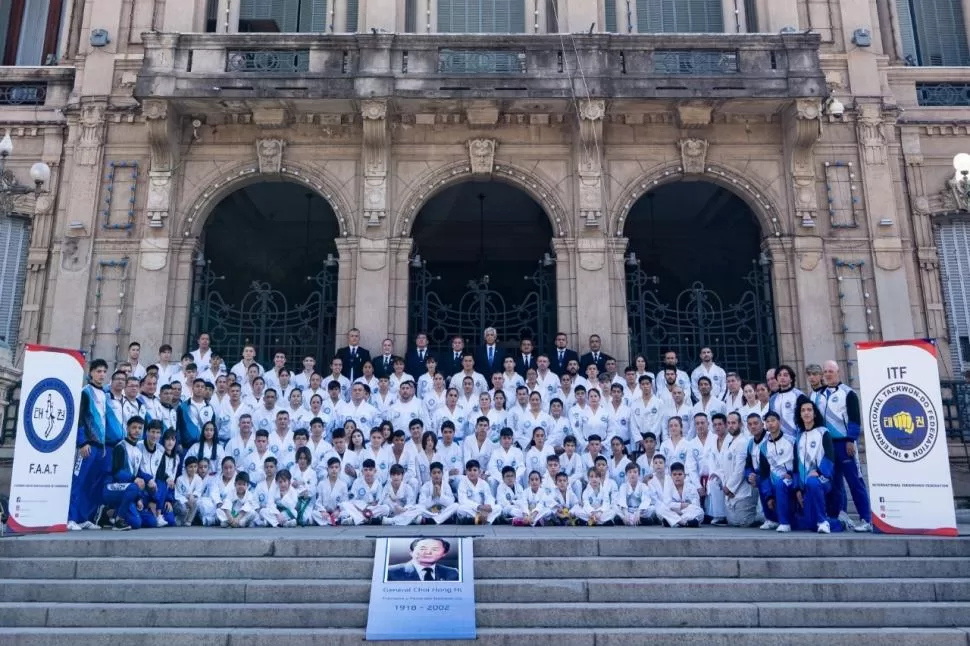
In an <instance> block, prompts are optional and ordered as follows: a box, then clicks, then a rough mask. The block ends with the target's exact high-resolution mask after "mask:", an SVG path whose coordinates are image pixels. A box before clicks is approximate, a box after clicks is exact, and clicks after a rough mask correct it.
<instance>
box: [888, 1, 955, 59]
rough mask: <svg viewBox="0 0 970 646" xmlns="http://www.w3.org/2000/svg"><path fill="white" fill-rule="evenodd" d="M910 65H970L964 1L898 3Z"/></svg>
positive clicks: (900, 26) (904, 46)
mask: <svg viewBox="0 0 970 646" xmlns="http://www.w3.org/2000/svg"><path fill="white" fill-rule="evenodd" d="M896 8H897V11H898V14H899V31H900V37H901V39H902V44H903V58H905V59H906V62H907V63H908V64H909V65H948V66H959V65H970V51H968V48H967V32H966V24H965V23H964V15H963V6H962V3H961V0H896Z"/></svg>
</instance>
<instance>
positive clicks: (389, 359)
mask: <svg viewBox="0 0 970 646" xmlns="http://www.w3.org/2000/svg"><path fill="white" fill-rule="evenodd" d="M371 363H373V364H374V376H375V377H377V378H378V379H380V378H381V377H390V376H391V373H393V372H394V342H393V341H391V340H390V339H384V340H383V341H381V353H380V354H379V355H378V356H376V357H374V358H373V359H372V360H371ZM411 376H412V377H414V375H411ZM415 379H417V377H415Z"/></svg>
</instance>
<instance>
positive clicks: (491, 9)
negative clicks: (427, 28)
mask: <svg viewBox="0 0 970 646" xmlns="http://www.w3.org/2000/svg"><path fill="white" fill-rule="evenodd" d="M438 31H439V32H442V33H459V34H460V33H465V34H515V33H524V32H525V0H438Z"/></svg>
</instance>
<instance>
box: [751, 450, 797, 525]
mask: <svg viewBox="0 0 970 646" xmlns="http://www.w3.org/2000/svg"><path fill="white" fill-rule="evenodd" d="M755 456H757V457H755ZM755 460H757V462H755ZM745 466H746V468H745V473H746V474H748V473H755V474H756V475H757V480H758V494H759V495H760V496H761V506H762V507H763V508H764V512H765V518H767V519H768V520H770V521H773V522H776V523H780V524H782V525H791V524H792V504H793V499H794V496H795V478H794V476H793V472H794V468H795V445H794V444H792V442H791V440H789V439H788V438H787V437H786V436H785V435H784V434H782V435H779V436H778V439H777V440H773V439H772V438H771V436H770V435H769V434H768V433H765V435H764V438H763V439H762V441H761V442H760V443H759V444H755V443H754V441H753V439H752V445H751V446H750V448H749V450H748V459H747V460H746V465H745ZM770 499H773V500H774V501H775V508H774V509H770V508H769V507H768V500H770Z"/></svg>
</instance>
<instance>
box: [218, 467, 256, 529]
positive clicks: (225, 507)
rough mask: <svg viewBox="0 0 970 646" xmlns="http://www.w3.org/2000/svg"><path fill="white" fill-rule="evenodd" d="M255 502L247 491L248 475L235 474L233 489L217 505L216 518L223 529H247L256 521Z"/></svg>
mask: <svg viewBox="0 0 970 646" xmlns="http://www.w3.org/2000/svg"><path fill="white" fill-rule="evenodd" d="M256 507H257V506H256V500H255V498H253V494H252V492H250V491H249V475H248V474H247V473H245V472H243V473H237V474H236V479H235V487H233V489H232V490H230V492H229V494H228V495H227V496H226V498H225V499H224V500H223V501H222V502H220V503H219V507H218V508H217V509H216V517H217V518H218V519H219V524H220V525H222V526H223V527H249V526H250V525H251V524H252V523H253V521H254V520H255V519H256Z"/></svg>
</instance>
